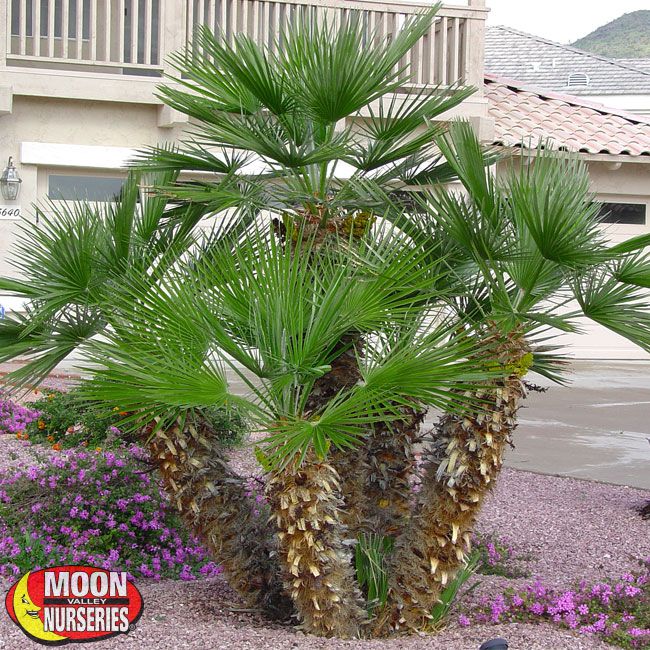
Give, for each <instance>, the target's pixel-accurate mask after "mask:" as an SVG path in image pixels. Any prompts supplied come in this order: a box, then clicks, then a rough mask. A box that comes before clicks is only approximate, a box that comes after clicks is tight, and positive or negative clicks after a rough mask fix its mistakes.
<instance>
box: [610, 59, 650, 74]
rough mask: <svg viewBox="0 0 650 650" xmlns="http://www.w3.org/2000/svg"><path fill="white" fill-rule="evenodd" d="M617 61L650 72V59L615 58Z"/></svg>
mask: <svg viewBox="0 0 650 650" xmlns="http://www.w3.org/2000/svg"><path fill="white" fill-rule="evenodd" d="M614 60H615V61H616V62H617V63H622V64H623V65H627V66H629V67H631V68H637V69H638V70H641V71H643V72H650V59H614Z"/></svg>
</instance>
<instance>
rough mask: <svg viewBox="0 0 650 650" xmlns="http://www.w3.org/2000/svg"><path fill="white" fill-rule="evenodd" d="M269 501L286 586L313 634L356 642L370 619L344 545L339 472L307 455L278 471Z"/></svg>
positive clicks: (269, 483) (349, 554) (268, 494)
mask: <svg viewBox="0 0 650 650" xmlns="http://www.w3.org/2000/svg"><path fill="white" fill-rule="evenodd" d="M267 497H268V500H269V504H270V505H271V509H272V512H273V516H274V518H275V521H276V524H277V528H278V538H279V554H280V559H281V563H282V565H283V567H284V579H285V587H286V589H287V591H288V592H289V593H290V595H291V598H292V600H293V601H294V603H295V606H296V610H297V612H298V617H299V619H300V620H301V622H302V624H303V627H304V629H305V630H306V631H308V632H310V633H311V634H316V635H319V636H326V637H331V636H337V637H341V638H355V637H358V636H360V634H361V627H362V625H363V623H364V621H365V619H366V612H365V610H364V609H363V599H362V596H361V592H360V590H359V588H358V586H357V582H356V580H355V575H354V570H353V567H352V552H351V548H350V546H349V545H346V544H345V543H344V541H345V537H346V534H347V533H346V530H345V526H344V525H343V524H342V523H341V521H340V509H341V506H342V505H343V504H342V499H341V496H340V485H339V482H338V474H337V472H336V470H335V469H334V468H333V467H332V466H331V465H329V464H327V463H325V462H319V461H318V460H317V459H316V458H314V457H308V458H306V459H305V461H304V462H303V463H302V465H301V466H300V467H289V468H286V469H284V470H282V471H279V472H276V473H275V474H274V475H273V476H272V477H271V478H270V479H269V482H268V484H267Z"/></svg>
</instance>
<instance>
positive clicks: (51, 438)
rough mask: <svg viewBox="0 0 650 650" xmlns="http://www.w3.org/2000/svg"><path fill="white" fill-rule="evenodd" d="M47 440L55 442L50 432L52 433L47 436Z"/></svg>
mask: <svg viewBox="0 0 650 650" xmlns="http://www.w3.org/2000/svg"><path fill="white" fill-rule="evenodd" d="M47 441H48V442H54V436H53V435H51V434H50V435H49V436H48V437H47Z"/></svg>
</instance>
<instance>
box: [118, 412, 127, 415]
mask: <svg viewBox="0 0 650 650" xmlns="http://www.w3.org/2000/svg"><path fill="white" fill-rule="evenodd" d="M128 414H129V412H128V411H120V412H119V413H118V415H128Z"/></svg>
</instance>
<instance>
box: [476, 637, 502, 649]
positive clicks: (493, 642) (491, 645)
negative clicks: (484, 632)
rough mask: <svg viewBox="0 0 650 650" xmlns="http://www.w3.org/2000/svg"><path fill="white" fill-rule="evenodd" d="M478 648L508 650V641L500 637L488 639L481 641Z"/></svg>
mask: <svg viewBox="0 0 650 650" xmlns="http://www.w3.org/2000/svg"><path fill="white" fill-rule="evenodd" d="M478 650H508V642H507V641H506V640H505V639H502V638H501V637H499V638H498V639H490V640H489V641H486V642H485V643H483V644H482V645H481V647H480V648H479V649H478Z"/></svg>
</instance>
